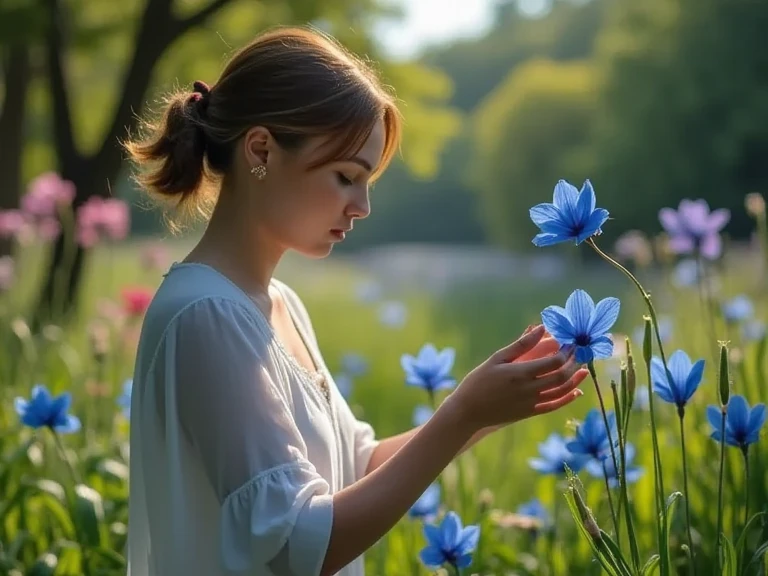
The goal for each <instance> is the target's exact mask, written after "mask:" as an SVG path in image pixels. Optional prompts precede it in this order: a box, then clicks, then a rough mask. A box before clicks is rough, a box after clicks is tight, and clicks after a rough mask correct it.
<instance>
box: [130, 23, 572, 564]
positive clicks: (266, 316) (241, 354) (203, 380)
mask: <svg viewBox="0 0 768 576" xmlns="http://www.w3.org/2000/svg"><path fill="white" fill-rule="evenodd" d="M147 128H148V130H147V131H146V133H145V135H144V139H137V140H132V141H128V142H127V143H126V148H127V150H128V152H129V154H130V156H131V158H132V159H133V161H134V162H135V163H136V164H137V165H138V167H139V170H138V172H137V178H138V181H139V182H140V184H141V185H142V186H143V187H144V188H145V189H146V190H148V191H149V192H151V193H154V194H155V196H158V197H161V198H166V199H170V200H172V201H175V203H177V204H178V205H179V207H180V208H182V209H184V210H186V211H197V212H203V213H205V214H210V216H209V221H208V224H207V227H206V230H205V232H204V234H203V236H202V239H201V240H200V242H199V243H198V244H197V245H196V246H195V247H194V249H193V250H192V251H191V252H190V253H189V255H188V256H187V257H186V258H185V260H184V261H183V262H181V263H179V264H174V265H173V266H172V267H171V269H170V270H169V272H168V274H167V275H166V277H165V279H164V281H163V283H162V285H161V286H160V288H159V290H158V292H157V294H156V296H155V298H154V300H153V302H152V305H151V306H150V308H149V310H148V312H147V315H146V318H145V320H144V326H143V329H142V334H141V340H140V344H139V350H138V357H137V361H136V369H135V376H134V388H133V400H132V407H131V415H132V416H131V418H132V426H131V483H130V486H131V488H130V489H131V493H130V532H129V542H128V547H129V564H130V568H129V573H130V574H131V576H145V575H152V576H155V575H156V576H191V575H196V574H200V575H204V576H215V575H223V574H253V575H259V576H261V575H277V576H283V575H296V576H310V575H312V576H315V575H318V574H320V575H331V574H342V575H343V576H358V575H362V574H363V560H362V558H361V555H362V554H363V552H365V550H367V549H368V548H369V547H371V546H372V545H373V544H374V543H375V542H376V541H377V540H379V539H380V538H381V537H382V536H384V534H385V533H386V532H387V531H388V530H390V529H391V528H392V527H393V526H394V525H395V523H396V522H397V521H398V520H399V519H400V518H401V517H402V516H403V514H405V513H406V512H407V510H408V509H409V507H410V506H411V505H412V504H413V503H414V502H415V501H416V500H417V498H418V497H419V496H420V495H421V494H422V493H423V492H424V490H425V489H426V488H427V486H428V485H429V484H430V483H431V482H432V481H434V480H435V478H436V477H437V476H438V475H439V474H440V472H441V471H442V470H443V468H444V467H445V466H446V465H447V464H448V463H449V462H450V461H451V459H453V458H454V457H455V456H456V455H457V454H459V453H460V452H461V451H462V450H463V449H465V448H467V447H469V446H471V445H472V444H474V443H475V442H476V441H477V440H478V439H480V438H482V437H483V436H484V435H486V434H488V433H489V432H490V431H491V430H494V429H496V428H498V427H499V426H502V425H504V424H508V423H511V422H515V421H518V420H522V419H524V418H527V417H530V416H533V415H535V414H539V413H543V412H548V411H551V410H555V409H557V408H560V407H561V406H564V405H566V404H568V403H570V402H571V401H572V400H574V399H575V398H576V397H578V396H579V395H580V393H581V392H580V390H578V389H577V386H578V384H579V383H580V382H581V381H582V380H583V379H584V377H585V375H586V372H585V371H584V370H583V369H579V367H578V366H577V365H576V364H575V362H574V360H573V359H572V358H571V357H570V356H569V355H568V354H566V353H564V352H560V353H556V352H557V345H556V344H555V343H554V342H553V341H552V340H551V339H549V338H544V330H543V328H542V327H540V326H539V327H536V328H534V329H531V330H528V331H526V334H524V335H523V336H522V337H521V338H520V339H518V340H517V341H516V342H514V343H513V344H511V345H510V346H508V347H506V348H504V349H502V350H500V351H498V352H496V353H494V354H493V355H492V356H490V358H488V360H487V361H485V362H484V363H482V364H481V365H480V366H478V367H477V368H475V369H474V370H473V371H472V372H471V373H470V374H469V375H467V376H466V377H465V378H464V380H463V381H462V382H461V384H460V385H459V386H458V387H457V389H456V390H455V391H454V392H453V393H452V394H451V395H450V396H449V397H448V398H447V399H446V400H445V401H444V403H443V404H442V405H441V406H440V408H439V409H438V410H437V412H436V413H435V414H434V416H433V417H432V418H431V419H430V420H429V422H428V423H427V424H425V425H424V426H422V427H420V428H419V429H417V430H412V431H410V432H406V433H404V434H401V435H399V436H396V437H393V438H386V439H378V440H377V439H375V437H374V433H373V430H372V429H371V427H370V426H369V425H367V424H366V423H364V422H360V421H358V420H357V419H356V418H355V417H354V416H353V414H352V412H351V411H350V409H349V407H348V405H347V404H346V403H345V401H344V399H343V398H342V396H341V395H340V394H339V392H338V390H337V389H336V387H335V385H334V383H333V380H332V379H331V376H330V375H329V373H328V370H327V369H326V366H325V364H324V362H323V358H322V355H321V354H320V351H319V350H318V346H317V341H316V339H315V334H314V331H313V329H312V324H311V322H310V319H309V317H308V315H307V311H306V310H305V308H304V306H303V305H302V302H301V300H300V299H299V297H298V296H297V295H296V293H295V292H294V291H293V290H292V289H291V288H289V287H288V286H286V285H285V284H283V283H282V282H280V281H278V280H277V279H275V278H274V277H273V271H274V269H275V266H276V265H277V263H278V261H279V260H280V258H281V257H282V255H283V254H284V253H285V252H286V251H287V250H289V249H290V250H295V251H297V252H299V253H302V254H304V255H307V256H309V257H312V258H322V257H324V256H327V255H328V254H329V253H330V252H331V249H332V247H333V245H334V244H335V243H336V242H340V241H342V240H343V239H344V235H345V234H346V233H347V232H349V231H350V230H351V229H352V227H353V225H354V223H355V221H356V220H358V219H361V218H365V217H366V216H367V215H368V213H369V212H370V206H369V201H368V186H369V184H370V183H371V182H372V181H373V180H374V179H375V178H376V177H377V176H378V175H379V174H380V173H381V172H382V171H383V170H384V168H385V167H386V166H387V164H388V163H389V161H390V160H391V158H392V156H393V155H394V153H395V151H396V149H397V147H398V144H399V136H400V119H399V115H398V111H397V109H396V107H395V104H394V97H393V96H392V95H390V94H389V93H387V92H386V91H385V90H384V89H383V88H382V87H381V85H380V84H379V82H378V80H377V78H376V77H375V76H374V74H373V73H372V72H371V71H370V70H369V69H368V68H366V66H365V65H363V64H362V63H361V62H360V61H358V60H356V59H355V58H353V56H352V55H350V54H349V53H348V52H346V51H345V50H344V49H343V48H341V47H340V46H338V45H337V44H336V43H335V42H333V41H332V40H331V39H329V38H327V37H325V36H322V35H320V34H318V33H315V32H312V31H308V30H304V29H296V28H278V29H276V30H273V31H270V32H268V33H265V34H263V35H261V36H259V37H258V38H257V39H256V40H255V41H253V42H252V43H251V44H250V45H248V46H247V47H245V48H244V49H242V50H241V51H239V52H238V53H237V54H236V55H235V56H234V57H233V58H232V60H231V61H230V62H229V64H228V65H227V66H226V68H225V69H224V71H223V73H222V75H221V77H220V78H219V80H218V81H217V82H216V83H215V84H214V85H213V86H212V87H210V88H209V87H208V86H207V85H205V84H204V83H202V82H196V83H195V85H194V90H193V91H192V92H187V93H179V94H175V95H173V96H171V97H170V98H169V99H168V102H167V104H166V108H165V110H164V112H163V115H162V118H161V121H160V122H158V123H157V124H154V125H152V124H149V125H147ZM211 208H212V209H211Z"/></svg>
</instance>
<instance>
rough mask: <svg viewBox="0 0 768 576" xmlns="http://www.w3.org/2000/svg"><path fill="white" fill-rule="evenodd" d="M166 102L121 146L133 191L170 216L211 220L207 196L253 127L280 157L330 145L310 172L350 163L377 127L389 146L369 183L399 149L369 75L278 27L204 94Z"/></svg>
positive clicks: (389, 113)
mask: <svg viewBox="0 0 768 576" xmlns="http://www.w3.org/2000/svg"><path fill="white" fill-rule="evenodd" d="M194 90H195V91H194V92H189V91H179V92H174V93H172V94H170V95H168V96H167V97H166V98H165V101H164V108H163V111H162V114H161V116H160V118H159V120H157V121H146V122H144V123H143V124H142V132H143V133H144V136H145V137H144V138H143V139H137V140H128V141H127V142H124V146H125V148H126V150H127V151H128V154H129V156H130V158H131V159H132V160H133V161H134V163H135V164H136V165H137V166H138V168H139V171H138V173H137V175H136V177H135V178H136V181H137V182H138V184H139V185H140V186H141V187H142V188H144V189H145V190H147V191H149V192H150V193H153V194H154V195H155V196H156V197H159V198H161V199H162V198H165V199H170V200H176V199H177V200H178V201H177V202H176V206H177V207H184V208H188V209H191V210H192V211H196V212H199V213H201V214H203V215H208V213H209V209H210V206H211V204H212V201H213V200H215V197H216V194H217V192H218V190H217V188H218V187H217V186H211V184H214V183H215V182H217V181H219V180H220V179H221V177H223V176H224V175H225V174H226V173H227V172H228V170H229V169H230V166H231V164H232V160H233V156H234V150H235V143H236V142H237V141H238V140H239V139H240V137H242V136H243V135H244V134H245V132H246V131H247V130H248V129H249V128H251V127H252V126H264V127H265V128H267V129H268V130H269V131H270V132H271V134H272V136H273V137H274V138H275V140H276V141H277V143H278V144H279V145H280V146H282V147H283V148H285V149H288V150H296V149H299V148H300V147H301V146H302V145H303V144H304V143H305V142H306V140H307V139H308V138H310V137H313V136H328V137H329V138H332V139H333V140H332V141H331V142H330V145H329V146H328V153H327V154H325V155H324V156H323V158H321V159H320V160H319V161H318V162H317V163H316V164H315V165H314V166H312V167H318V166H321V165H323V164H326V163H327V162H331V161H336V160H340V159H345V158H349V157H351V156H352V155H354V154H355V153H356V152H357V151H358V150H359V148H360V147H361V146H362V145H363V143H364V142H365V141H366V139H367V138H368V136H369V134H370V133H371V130H372V129H373V127H374V125H375V124H376V122H377V121H378V120H379V119H383V121H384V125H385V131H386V141H385V147H384V154H383V156H382V161H381V163H380V165H379V166H378V167H377V169H376V174H374V175H373V178H374V179H375V178H376V177H378V176H379V175H380V174H381V172H382V171H383V170H384V168H386V166H387V165H388V164H389V162H390V161H391V160H392V157H393V156H394V154H395V152H396V151H397V148H398V146H399V141H400V131H401V124H400V115H399V113H398V110H397V107H396V104H395V97H394V96H393V95H392V94H391V93H389V92H388V91H387V90H385V88H384V87H383V86H382V85H381V84H380V82H379V81H378V78H377V77H376V75H375V73H374V71H373V70H372V68H370V67H369V66H367V65H366V64H365V63H364V62H363V61H362V60H360V59H358V58H356V57H354V56H353V55H352V54H351V53H350V52H349V51H347V50H346V49H344V48H343V47H342V46H341V45H340V44H339V43H338V42H336V41H335V40H333V39H332V38H330V37H328V36H326V35H324V34H322V33H320V32H317V31H314V30H311V29H306V28H296V27H278V28H275V29H273V30H270V31H267V32H265V33H263V34H261V35H260V36H258V37H257V38H256V39H255V40H253V41H252V42H251V43H250V44H248V45H247V46H245V47H244V48H242V49H241V50H239V51H238V52H237V53H236V54H235V55H234V57H233V58H232V59H231V60H230V61H229V63H228V64H227V66H226V67H225V68H224V71H223V72H222V74H221V76H220V77H219V80H218V81H217V82H216V83H215V84H214V85H213V86H211V87H210V88H208V86H207V85H205V84H204V83H202V82H195V85H194Z"/></svg>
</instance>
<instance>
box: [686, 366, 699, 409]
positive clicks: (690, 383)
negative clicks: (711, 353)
mask: <svg viewBox="0 0 768 576" xmlns="http://www.w3.org/2000/svg"><path fill="white" fill-rule="evenodd" d="M702 376H704V360H697V361H696V362H695V363H694V365H693V366H692V367H691V371H690V372H689V373H688V378H687V379H686V381H685V401H686V402H688V400H690V399H691V397H692V396H693V394H694V393H695V392H696V390H697V389H698V387H699V384H701V378H702Z"/></svg>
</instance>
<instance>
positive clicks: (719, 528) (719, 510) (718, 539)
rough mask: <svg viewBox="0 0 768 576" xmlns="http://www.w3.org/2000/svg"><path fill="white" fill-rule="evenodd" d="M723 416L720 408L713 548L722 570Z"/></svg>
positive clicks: (724, 415)
mask: <svg viewBox="0 0 768 576" xmlns="http://www.w3.org/2000/svg"><path fill="white" fill-rule="evenodd" d="M725 417H726V410H725V408H723V409H722V415H721V419H720V430H721V431H722V432H721V434H720V477H719V479H718V482H717V533H716V535H715V543H716V546H715V550H716V551H717V565H718V568H719V570H720V571H722V568H723V566H722V563H721V556H720V549H721V544H722V542H721V538H722V533H723V477H724V475H725V474H724V472H725Z"/></svg>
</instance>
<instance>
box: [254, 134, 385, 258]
mask: <svg viewBox="0 0 768 576" xmlns="http://www.w3.org/2000/svg"><path fill="white" fill-rule="evenodd" d="M325 144H326V141H325V139H317V140H312V141H310V142H308V143H307V144H306V145H305V146H304V147H303V148H302V149H301V150H299V151H298V152H290V153H289V152H286V151H284V150H282V149H280V148H279V147H277V146H275V145H274V144H272V145H271V146H270V147H269V148H271V149H270V150H269V151H268V153H267V154H266V155H262V156H261V157H262V158H263V159H264V160H265V162H264V163H265V165H266V167H267V176H266V178H264V180H262V181H257V182H254V187H255V190H254V191H253V192H254V193H256V194H258V195H259V198H260V201H259V202H258V205H259V206H258V208H257V210H258V213H257V214H255V217H256V218H257V219H258V221H259V222H258V225H259V227H260V228H261V229H262V230H263V232H265V233H267V234H268V235H269V236H270V239H271V240H273V241H275V242H276V243H277V244H278V245H279V246H280V248H282V249H284V250H288V249H291V250H295V251H297V252H300V253H302V254H304V255H305V256H308V257H311V258H323V257H325V256H327V255H328V254H330V252H331V250H332V249H333V245H334V244H335V243H337V242H341V241H342V240H344V236H345V234H346V233H349V231H350V230H351V229H352V226H353V225H354V221H355V220H356V219H358V218H365V217H366V216H368V214H369V213H370V210H371V208H370V203H369V198H368V184H369V180H370V178H371V174H372V172H373V171H374V170H376V167H377V166H378V165H379V162H380V161H381V157H382V154H383V152H384V145H385V127H384V122H383V121H379V122H377V124H376V125H375V126H374V128H373V130H372V132H371V134H370V136H369V137H368V139H367V140H366V142H365V143H364V144H363V146H362V148H361V149H360V150H359V151H358V152H357V154H355V156H354V157H353V158H351V159H349V160H346V161H341V162H333V163H331V164H327V165H324V166H322V167H320V168H315V169H312V170H308V168H307V167H308V166H311V165H312V163H313V162H314V161H315V160H316V159H318V158H320V157H321V156H322V154H323V152H324V145H325ZM252 178H254V177H252Z"/></svg>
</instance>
